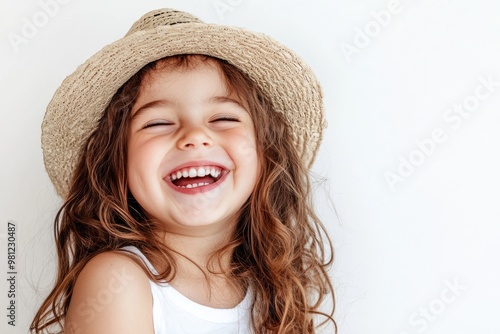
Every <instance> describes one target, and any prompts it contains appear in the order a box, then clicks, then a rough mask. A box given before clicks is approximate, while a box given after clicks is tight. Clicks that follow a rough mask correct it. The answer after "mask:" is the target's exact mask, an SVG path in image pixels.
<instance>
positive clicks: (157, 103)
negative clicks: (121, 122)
mask: <svg viewBox="0 0 500 334" xmlns="http://www.w3.org/2000/svg"><path fill="white" fill-rule="evenodd" d="M169 105H172V102H171V101H168V100H154V101H151V102H148V103H146V104H144V105H143V106H141V107H140V108H139V109H137V110H136V111H135V112H134V114H133V115H132V118H131V119H132V120H133V119H134V118H136V117H138V116H139V115H140V114H142V113H143V112H144V110H145V109H150V108H154V107H166V106H169Z"/></svg>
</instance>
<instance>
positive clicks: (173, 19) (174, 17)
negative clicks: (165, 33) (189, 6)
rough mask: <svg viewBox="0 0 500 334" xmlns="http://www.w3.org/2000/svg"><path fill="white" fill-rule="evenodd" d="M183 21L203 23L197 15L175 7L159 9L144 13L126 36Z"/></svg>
mask: <svg viewBox="0 0 500 334" xmlns="http://www.w3.org/2000/svg"><path fill="white" fill-rule="evenodd" d="M183 23H203V22H202V21H201V20H200V19H198V18H197V17H196V16H193V15H191V14H189V13H185V12H180V11H177V10H173V9H158V10H154V11H151V12H149V13H147V14H145V15H143V16H142V17H141V18H140V19H139V20H137V22H135V23H134V24H133V25H132V27H131V28H130V30H129V31H128V32H127V34H126V35H125V36H129V35H131V34H133V33H136V32H138V31H144V30H150V29H155V28H157V27H160V26H173V25H176V24H183Z"/></svg>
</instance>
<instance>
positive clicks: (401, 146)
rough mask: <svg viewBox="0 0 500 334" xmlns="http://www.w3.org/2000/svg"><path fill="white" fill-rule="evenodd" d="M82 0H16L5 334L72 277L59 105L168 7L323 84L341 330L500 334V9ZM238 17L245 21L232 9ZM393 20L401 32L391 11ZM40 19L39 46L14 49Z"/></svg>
mask: <svg viewBox="0 0 500 334" xmlns="http://www.w3.org/2000/svg"><path fill="white" fill-rule="evenodd" d="M47 1H48V0H47ZM47 1H42V2H47ZM61 2H63V1H62V0H61ZM65 2H66V3H65V4H60V5H58V9H57V13H53V15H52V16H50V17H49V16H47V15H46V17H48V20H47V21H46V22H43V14H41V15H42V16H40V12H42V13H43V7H42V6H41V4H40V2H38V1H33V0H25V1H17V0H1V1H0V6H1V7H0V94H1V98H0V157H1V158H0V159H1V164H0V166H1V167H0V168H1V169H0V171H1V173H0V181H1V182H0V241H1V245H0V247H1V249H0V254H1V257H2V258H1V261H0V263H1V265H2V267H1V268H2V275H0V278H1V282H2V283H1V284H0V296H1V297H0V303H1V305H0V306H1V307H0V310H2V311H0V319H1V320H0V331H1V332H2V333H26V332H27V328H28V324H29V322H30V321H31V319H32V316H33V314H34V312H35V309H36V308H37V306H38V305H39V303H40V302H41V299H42V297H43V296H45V294H46V293H47V292H48V288H49V287H50V282H51V280H52V279H53V275H54V273H55V262H54V261H55V256H54V246H53V241H52V239H51V238H52V237H51V233H52V225H53V219H54V215H55V212H56V210H57V208H58V206H59V205H60V202H59V199H58V198H57V197H56V195H55V192H54V190H53V188H52V185H51V183H50V181H49V179H48V177H47V175H46V173H45V171H44V167H43V161H42V153H41V148H40V139H39V138H40V124H41V121H42V118H43V115H44V110H45V107H46V105H47V104H48V102H49V101H50V98H51V97H52V94H53V93H54V91H55V90H56V88H57V87H58V85H59V84H60V83H61V82H62V80H63V79H64V77H65V76H66V75H68V74H69V73H71V72H72V71H73V70H74V69H75V68H76V66H77V65H79V64H81V63H82V62H84V61H85V60H86V59H87V58H88V57H89V56H91V55H92V54H94V53H95V52H97V51H98V50H99V49H101V48H102V47H103V46H104V45H106V44H108V43H111V42H112V41H114V40H116V39H118V38H120V37H121V36H123V35H124V34H125V33H126V32H127V31H128V29H129V27H130V26H131V24H132V23H133V22H134V21H135V20H136V19H137V18H139V17H140V16H141V15H142V14H144V13H146V12H147V11H149V10H151V9H156V8H161V7H174V8H177V9H181V10H186V11H189V12H191V13H193V14H195V15H196V16H198V17H200V18H202V19H203V20H204V21H207V22H211V23H220V24H228V25H238V26H243V27H246V28H248V29H251V30H254V31H259V32H264V33H266V34H268V35H270V36H272V37H274V38H276V39H277V40H279V41H281V42H282V43H284V44H286V45H288V46H289V47H291V48H292V49H294V50H296V51H297V53H299V54H300V55H301V56H302V57H303V58H304V59H305V60H306V61H307V62H308V63H310V64H311V66H312V67H313V69H314V70H315V72H316V73H317V75H318V77H319V78H320V81H321V82H322V84H323V87H324V93H325V103H326V109H327V118H328V122H329V127H328V129H327V130H326V133H325V137H324V142H323V146H322V149H321V151H320V152H319V155H318V158H317V160H316V164H315V165H314V168H313V170H314V172H315V173H316V174H318V175H319V176H320V177H323V178H325V182H324V183H323V184H320V185H318V186H317V187H316V189H317V192H316V196H317V205H318V210H319V213H320V214H321V217H322V218H323V220H324V222H325V224H326V225H327V226H328V229H329V231H330V232H331V235H332V237H333V240H334V243H335V249H336V261H335V265H334V268H333V270H332V277H333V280H334V283H335V288H336V294H337V302H338V304H337V311H336V319H337V321H338V324H339V329H340V332H339V333H342V334H365V333H366V334H368V333H370V334H413V333H429V334H431V333H439V334H443V333H446V334H448V333H450V334H451V333H453V334H455V333H463V334H465V333H467V334H468V333H481V334H489V333H500V320H498V319H499V314H500V306H499V305H500V304H499V300H500V288H499V286H498V284H499V282H500V269H499V261H498V256H499V255H500V242H499V241H500V238H499V237H500V224H499V223H500V209H499V207H500V205H499V200H500V193H499V188H500V176H499V171H500V158H499V153H500V152H499V146H500V145H499V144H500V131H499V126H500V113H499V110H498V109H499V107H500V84H499V83H500V37H499V36H500V20H499V17H498V15H499V14H500V5H499V4H498V2H495V1H486V0H477V1H465V0H454V1H450V0H448V1H446V0H442V1H431V0H401V1H400V2H399V4H397V3H396V4H395V5H390V2H389V1H378V0H377V1H367V0H365V1H363V0H349V1H347V0H330V1H326V0H321V1H319V0H316V1H285V0H272V1H265V0H252V1H250V0H205V1H201V0H199V1H197V0H187V1H186V0H184V1H180V0H179V1H167V0H163V1H142V2H141V1H132V0H128V1H123V0H122V1H118V0H113V1H106V2H105V3H104V1H97V0H85V1H83V0H70V1H68V0H66V1H65ZM221 3H222V4H226V6H230V8H229V9H228V8H227V7H226V9H227V10H226V11H224V12H220V11H219V12H217V10H216V7H215V6H217V5H219V6H221ZM388 8H390V9H391V11H392V14H391V15H390V18H389V17H388V16H387V15H385V16H384V15H382V14H380V13H382V12H381V11H382V10H385V11H387V10H388ZM377 13H379V14H377ZM385 13H387V12H385ZM389 13H391V12H389ZM37 15H38V16H37ZM376 17H378V20H379V21H380V22H382V23H383V24H382V23H377V19H376ZM35 18H38V20H42V21H37V22H38V24H39V25H40V27H39V28H38V31H37V32H36V33H33V34H32V36H30V37H29V38H26V40H25V41H24V43H22V44H19V45H17V46H16V45H14V44H13V43H11V42H10V41H9V36H11V38H12V36H14V35H13V34H16V35H17V36H19V37H23V26H24V25H26V22H27V21H29V22H31V23H33V22H34V20H35ZM362 31H364V32H362ZM349 45H350V46H349ZM349 47H350V48H351V50H354V48H356V53H353V54H351V55H350V56H349V55H348V54H347V53H346V52H345V50H346V49H347V48H349ZM343 50H344V51H343ZM480 78H483V79H484V80H490V81H493V82H495V83H496V86H495V84H494V85H493V86H492V87H490V90H491V91H488V90H487V89H486V88H485V87H482V88H478V89H479V92H480V93H481V94H482V95H480V96H481V97H482V98H481V100H479V99H477V98H475V97H474V96H475V95H474V94H475V93H476V88H477V87H479V86H481V85H482V84H481V79H480ZM488 78H489V79H488ZM486 93H489V96H487V97H485V94H486ZM474 102H478V104H477V105H474ZM463 103H469V106H468V107H467V108H469V109H470V110H472V111H471V112H470V113H467V114H465V113H464V115H466V116H467V118H463V117H461V118H460V123H459V119H458V118H456V117H457V115H458V114H455V113H453V109H452V111H448V110H450V108H453V106H454V105H460V104H463ZM446 116H448V117H451V116H454V117H455V118H453V121H452V120H451V119H448V121H447V120H446V119H445V117H446ZM436 131H438V132H439V131H441V132H442V133H443V135H442V136H441V139H442V140H440V142H439V143H435V144H433V145H434V146H435V147H432V146H433V145H431V144H429V140H431V139H432V135H431V134H432V133H433V132H436ZM443 136H444V137H445V139H443ZM417 143H427V144H426V145H427V146H424V148H419V145H418V144H417ZM421 146H422V145H421ZM424 151H426V152H424ZM403 160H406V161H410V160H411V161H412V162H413V163H412V162H406V163H403V162H402V161H403ZM410 163H412V164H413V165H416V166H413V167H411V166H410V167H409V165H408V164H410ZM403 164H406V166H405V167H403V166H402V165H403ZM405 168H406V170H403V169H405ZM409 168H410V169H409ZM398 169H400V172H405V171H406V172H407V173H406V174H405V176H404V177H401V178H400V179H399V182H397V183H396V184H395V185H394V186H393V187H391V186H390V184H389V183H388V182H387V179H386V176H387V173H393V174H392V175H393V176H394V175H396V174H397V173H398ZM330 200H331V201H330ZM332 203H333V204H332ZM333 206H334V207H335V209H336V211H337V214H338V216H335V215H334V209H333ZM9 220H12V221H15V222H16V223H17V224H18V231H17V242H18V245H17V252H18V254H17V255H18V258H17V270H18V273H19V274H18V282H17V284H18V286H17V306H18V313H17V327H15V328H12V327H11V326H7V324H6V322H7V318H6V316H5V315H4V314H6V307H7V290H8V287H7V282H6V278H4V277H6V275H5V273H6V272H7V269H6V248H7V247H6V227H7V221H9ZM450 286H455V287H454V288H450Z"/></svg>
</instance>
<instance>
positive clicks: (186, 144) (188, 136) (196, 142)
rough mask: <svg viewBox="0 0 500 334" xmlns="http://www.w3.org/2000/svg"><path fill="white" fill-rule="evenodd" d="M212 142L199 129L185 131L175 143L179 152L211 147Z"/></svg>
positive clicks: (193, 128)
mask: <svg viewBox="0 0 500 334" xmlns="http://www.w3.org/2000/svg"><path fill="white" fill-rule="evenodd" d="M212 144H213V141H212V138H210V136H209V135H208V134H207V133H206V132H205V131H203V129H201V128H199V127H192V128H189V129H186V131H185V133H184V135H183V136H182V137H181V138H180V139H179V141H178V142H177V147H178V148H179V149H181V150H185V149H195V148H201V147H210V146H212Z"/></svg>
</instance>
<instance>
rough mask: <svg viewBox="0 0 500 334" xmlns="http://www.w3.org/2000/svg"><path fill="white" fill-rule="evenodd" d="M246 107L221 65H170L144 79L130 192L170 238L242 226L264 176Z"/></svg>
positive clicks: (133, 131)
mask: <svg viewBox="0 0 500 334" xmlns="http://www.w3.org/2000/svg"><path fill="white" fill-rule="evenodd" d="M161 67H162V66H160V68H161ZM244 105H245V103H243V101H240V100H239V98H238V97H236V96H235V95H232V94H228V89H227V87H226V84H225V79H224V77H223V76H222V74H221V72H220V70H219V68H218V64H217V63H216V62H215V61H213V60H206V61H202V60H198V59H195V62H194V63H193V64H190V66H189V67H187V68H186V67H174V66H169V65H168V64H167V65H166V66H164V67H163V68H161V69H157V70H153V71H152V72H150V73H149V74H148V75H147V76H146V77H145V78H144V82H143V84H142V87H141V89H140V93H139V97H138V99H137V101H136V103H135V104H134V106H133V107H132V111H131V123H130V129H129V137H128V160H127V175H128V185H129V189H130V191H131V193H132V195H133V196H134V198H135V199H136V200H137V201H138V203H139V204H140V205H141V206H142V208H144V210H146V212H147V213H148V214H149V216H150V218H152V219H154V220H157V221H159V222H161V223H162V224H163V226H165V228H166V231H167V232H170V233H180V234H191V233H196V234H198V233H205V232H203V231H212V230H213V231H217V230H222V229H226V228H227V227H228V226H229V225H228V224H232V223H234V222H235V221H236V216H237V213H238V210H239V209H240V208H241V207H242V205H243V204H244V203H245V201H246V200H247V199H248V198H249V196H250V194H251V193H252V191H253V189H254V186H255V184H256V180H257V175H258V173H259V170H258V169H259V163H258V159H257V152H256V141H255V130H254V124H253V121H252V119H251V117H250V115H249V113H248V111H247V110H246V109H245V107H244ZM196 231H197V232H196Z"/></svg>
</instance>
